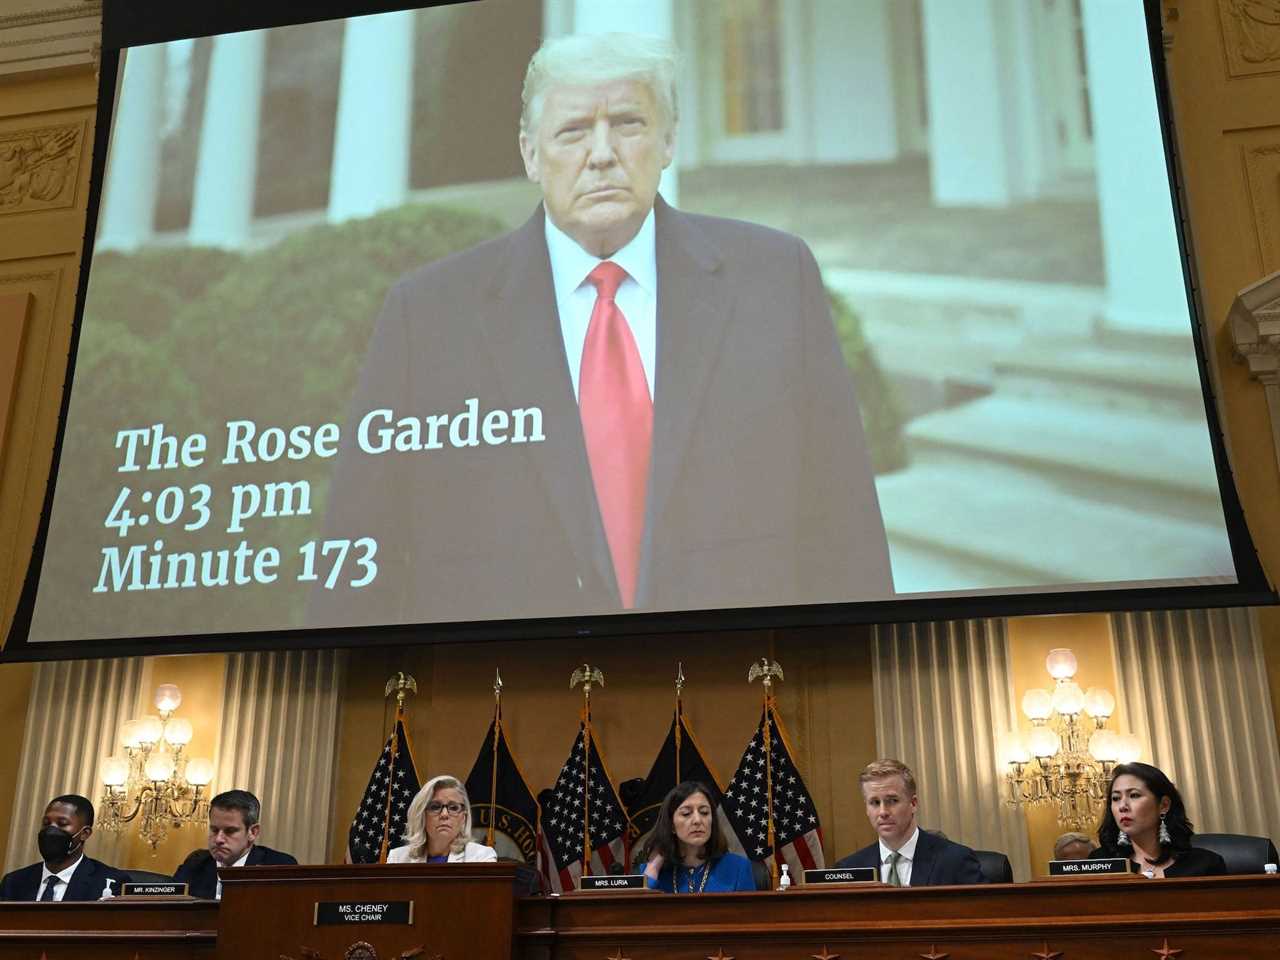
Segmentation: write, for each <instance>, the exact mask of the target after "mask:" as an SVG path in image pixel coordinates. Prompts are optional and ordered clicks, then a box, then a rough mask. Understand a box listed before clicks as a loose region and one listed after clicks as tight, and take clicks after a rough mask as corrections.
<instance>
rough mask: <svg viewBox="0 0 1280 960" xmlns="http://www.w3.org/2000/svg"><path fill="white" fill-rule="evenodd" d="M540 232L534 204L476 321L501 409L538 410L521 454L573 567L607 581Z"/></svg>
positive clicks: (608, 565) (609, 569)
mask: <svg viewBox="0 0 1280 960" xmlns="http://www.w3.org/2000/svg"><path fill="white" fill-rule="evenodd" d="M543 230H544V227H543V213H542V208H541V207H539V208H538V211H537V212H536V213H535V214H534V215H533V217H531V218H530V219H529V221H528V222H527V223H525V225H524V226H523V227H521V228H520V229H519V230H517V231H516V232H515V233H513V234H512V235H511V237H510V238H509V240H508V242H507V262H506V263H505V265H503V266H502V267H500V268H499V269H498V270H497V271H496V272H495V277H494V282H493V287H492V289H491V296H490V299H489V309H488V310H486V311H485V316H484V319H483V325H484V332H485V341H486V346H487V348H488V351H489V354H490V356H491V357H492V358H493V361H494V364H495V365H496V367H497V370H498V384H499V389H500V390H501V391H502V392H503V394H504V395H505V398H506V400H507V403H508V406H521V407H523V406H527V405H532V404H535V403H536V404H537V405H539V406H541V408H542V418H543V432H544V433H545V434H546V438H547V439H546V440H544V441H542V442H541V443H530V444H527V445H525V446H524V448H523V453H524V454H525V455H526V456H528V457H529V458H530V460H531V461H532V462H533V464H534V465H535V467H536V468H537V471H538V474H539V478H540V480H541V482H542V486H543V490H544V492H545V493H546V496H547V499H548V501H550V502H551V504H552V505H553V507H554V509H555V511H556V513H557V514H558V515H559V519H560V524H561V528H562V529H563V530H564V531H565V534H566V536H567V538H568V540H569V543H570V544H571V545H572V548H573V551H574V554H575V556H576V557H577V559H578V562H579V565H580V569H584V568H591V569H594V570H595V571H596V574H597V576H598V577H599V579H600V582H601V583H605V584H610V585H613V584H614V583H615V581H614V577H613V565H612V561H611V560H610V559H609V554H608V546H607V544H606V542H605V539H604V533H603V530H604V528H603V524H602V523H601V521H600V517H599V514H600V511H599V508H598V507H597V506H596V496H595V488H594V487H593V486H592V483H591V471H590V467H589V466H588V463H587V450H586V444H585V443H584V442H583V439H582V421H581V418H580V417H579V413H578V404H577V401H576V400H575V399H574V396H573V386H572V384H571V382H570V380H569V369H568V364H567V361H566V359H565V352H564V336H563V334H562V333H561V332H560V317H559V313H558V311H557V309H556V296H555V286H554V283H553V282H552V279H551V260H550V257H549V255H548V254H547V239H546V235H545V233H544V232H543ZM616 589H617V588H616V586H613V590H614V591H615V594H616Z"/></svg>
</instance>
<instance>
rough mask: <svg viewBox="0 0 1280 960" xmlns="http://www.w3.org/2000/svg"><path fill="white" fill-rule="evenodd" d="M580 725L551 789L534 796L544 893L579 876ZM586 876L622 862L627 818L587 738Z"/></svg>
mask: <svg viewBox="0 0 1280 960" xmlns="http://www.w3.org/2000/svg"><path fill="white" fill-rule="evenodd" d="M583 731H584V727H583V725H579V727H578V738H577V739H576V740H574V741H573V750H572V751H571V752H570V754H569V759H568V760H566V761H565V762H564V766H563V767H562V768H561V770H560V776H559V778H558V779H557V780H556V783H555V786H554V787H552V788H551V789H550V790H544V791H542V793H541V794H540V795H539V797H538V801H539V803H540V804H541V806H542V811H541V813H542V819H541V821H540V824H539V830H538V866H539V869H540V870H541V871H542V876H543V879H544V881H545V883H546V888H547V889H548V890H550V891H553V892H556V893H562V892H564V891H565V890H573V889H575V888H576V887H577V885H578V878H579V877H581V876H582V858H583V839H584V838H583V807H584V793H585V777H586V774H587V763H586V754H585V747H584V743H583V739H584V738H583ZM590 772H591V796H590V806H589V813H590V821H591V873H593V874H602V873H608V872H609V868H610V867H611V866H613V864H615V863H622V862H623V856H624V854H623V842H624V839H625V837H626V833H627V826H628V821H627V815H626V813H624V812H623V806H622V801H621V800H619V799H618V792H617V790H616V789H614V786H613V781H612V780H611V779H610V778H609V774H608V771H606V770H605V767H604V761H603V760H601V759H600V751H599V750H598V749H596V740H595V738H594V737H592V738H591V771H590Z"/></svg>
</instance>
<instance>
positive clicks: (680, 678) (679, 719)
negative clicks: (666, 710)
mask: <svg viewBox="0 0 1280 960" xmlns="http://www.w3.org/2000/svg"><path fill="white" fill-rule="evenodd" d="M683 691H684V663H682V662H677V663H676V783H683V782H684V781H683V780H682V779H681V777H680V725H681V724H682V723H683V722H684V702H683V699H682V697H681V694H682V692H683Z"/></svg>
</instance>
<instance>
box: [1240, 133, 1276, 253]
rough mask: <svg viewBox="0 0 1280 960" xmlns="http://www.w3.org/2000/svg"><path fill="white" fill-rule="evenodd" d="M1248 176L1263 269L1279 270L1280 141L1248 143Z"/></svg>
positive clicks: (1245, 158)
mask: <svg viewBox="0 0 1280 960" xmlns="http://www.w3.org/2000/svg"><path fill="white" fill-rule="evenodd" d="M1244 169H1245V176H1246V178H1247V179H1248V182H1249V197H1250V200H1251V201H1252V204H1253V222H1254V228H1255V229H1256V230H1257V231H1258V254H1259V256H1260V257H1261V259H1262V270H1263V272H1264V273H1271V272H1273V271H1275V270H1280V143H1271V144H1264V145H1261V146H1255V147H1246V148H1245V151H1244Z"/></svg>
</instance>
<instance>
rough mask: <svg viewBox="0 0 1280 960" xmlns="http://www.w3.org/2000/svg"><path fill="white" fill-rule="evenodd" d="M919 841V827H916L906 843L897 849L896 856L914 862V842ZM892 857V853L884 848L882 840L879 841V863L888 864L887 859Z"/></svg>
mask: <svg viewBox="0 0 1280 960" xmlns="http://www.w3.org/2000/svg"><path fill="white" fill-rule="evenodd" d="M919 839H920V827H919V826H917V827H916V828H915V829H914V830H912V831H911V836H910V837H909V838H908V839H907V842H906V843H904V844H903V845H902V846H900V847H899V848H898V855H899V856H900V857H902V859H903V860H908V861H914V860H915V858H916V842H917V841H918V840H919ZM891 856H893V851H892V850H890V849H889V848H888V847H886V846H885V843H884V841H883V840H881V841H880V862H881V863H888V861H889V858H890V857H891Z"/></svg>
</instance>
